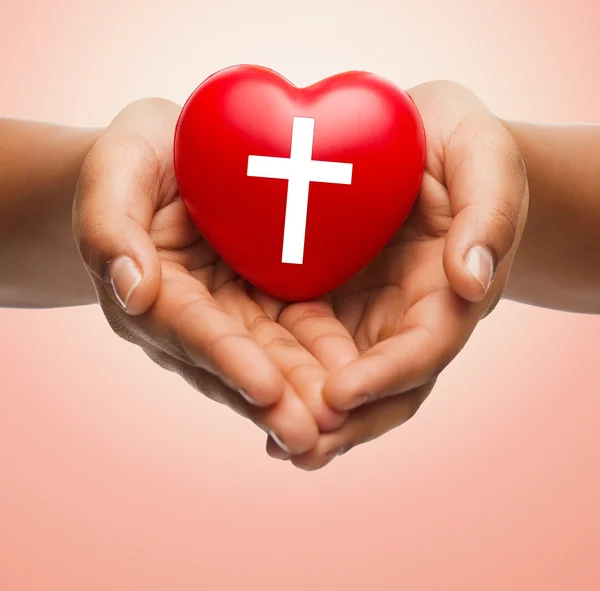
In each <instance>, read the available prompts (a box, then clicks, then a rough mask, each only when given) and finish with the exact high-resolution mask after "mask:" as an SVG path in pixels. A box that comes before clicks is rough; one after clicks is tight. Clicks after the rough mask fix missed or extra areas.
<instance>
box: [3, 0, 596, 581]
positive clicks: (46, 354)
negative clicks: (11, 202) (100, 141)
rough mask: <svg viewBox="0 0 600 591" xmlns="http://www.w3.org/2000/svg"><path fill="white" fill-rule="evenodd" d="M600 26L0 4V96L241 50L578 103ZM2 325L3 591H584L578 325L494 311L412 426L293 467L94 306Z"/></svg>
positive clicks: (93, 98) (376, 5)
mask: <svg viewBox="0 0 600 591" xmlns="http://www.w3.org/2000/svg"><path fill="white" fill-rule="evenodd" d="M352 5H355V7H351V6H352ZM599 22H600V6H599V5H598V3H597V1H596V0H570V1H569V2H564V1H563V0H527V1H523V0H503V1H502V2H499V1H491V0H479V1H474V0H462V1H460V0H421V1H416V0H411V1H405V0H387V1H386V0H368V1H366V2H360V1H358V0H356V2H354V0H352V1H349V0H335V1H334V0H310V1H305V2H302V3H301V2H284V1H283V0H280V1H278V2H275V1H270V2H269V1H266V0H253V1H252V2H250V1H246V0H244V1H242V0H238V1H237V2H236V1H234V0H218V1H215V2H210V3H209V2H201V1H195V2H192V1H191V0H169V1H168V2H167V1H164V2H161V1H159V0H147V1H144V2H141V1H135V0H131V1H125V2H124V1H123V0H105V1H104V2H95V1H86V2H81V1H76V0H61V1H53V0H38V1H33V0H29V1H26V0H21V1H18V2H17V1H15V0H8V2H7V0H2V4H1V6H0V73H1V75H2V81H1V83H0V113H1V114H3V115H5V116H11V117H23V118H33V119H44V120H50V121H56V122H62V123H69V124H77V125H105V124H107V123H108V122H109V121H110V119H111V117H112V116H114V115H115V114H116V113H117V112H118V110H119V109H120V108H122V107H123V106H124V105H125V104H126V103H127V102H129V101H131V100H134V99H137V98H140V97H143V96H149V95H159V96H164V97H167V98H170V99H173V100H176V101H179V102H183V101H184V100H185V99H186V98H187V96H188V95H189V93H190V92H191V91H192V90H193V89H194V88H195V86H196V85H197V84H198V83H199V82H201V81H202V79H203V78H204V77H205V76H207V75H208V74H210V73H212V72H213V71H214V70H216V69H218V68H221V67H224V66H227V65H231V64H234V63H239V62H252V63H259V64H263V65H267V66H270V67H273V68H274V69H276V70H279V71H280V72H281V73H282V74H284V75H286V76H287V77H288V78H291V79H292V80H293V81H295V82H297V83H298V84H308V83H310V82H312V81H315V80H317V79H319V78H321V77H324V76H326V75H328V74H332V73H334V72H337V71H341V70H346V69H368V70H372V71H375V72H377V73H379V74H382V75H384V76H387V77H389V78H391V79H392V80H394V81H396V82H397V83H398V84H400V85H401V86H403V87H410V86H412V85H414V84H417V83H419V82H422V81H425V80H428V79H432V78H452V79H456V80H458V81H461V82H463V83H465V84H466V85H469V86H471V87H472V88H474V89H475V90H476V91H477V92H478V93H479V94H480V95H481V96H482V97H483V98H484V99H485V100H486V101H487V102H488V104H489V105H490V106H491V108H492V109H493V110H494V111H495V112H496V113H498V114H499V115H501V116H503V117H513V118H521V119H529V120H547V121H557V122H559V121H570V120H595V121H598V120H600V82H599V78H598V58H599V57H600V37H599V36H598V23H599ZM0 272H1V271H0ZM0 327H1V331H2V332H1V334H2V336H1V337H0V352H1V361H0V369H1V371H2V378H1V382H0V469H1V476H0V478H1V479H0V588H1V589H6V590H10V591H25V590H27V591H29V590H32V591H33V590H36V591H37V590H48V591H54V590H60V591H75V590H77V591H80V590H86V591H95V590H102V591H104V590H106V591H122V590H127V591H130V590H138V589H139V590H142V589H143V590H145V591H154V590H165V589H169V590H170V589H173V590H176V591H187V590H192V589H194V590H196V589H208V590H213V589H214V590H221V589H264V590H270V589H273V590H275V589H278V590H280V589H282V590H285V591H296V590H298V591H300V590H302V591H306V590H311V589H314V590H319V591H320V590H322V589H323V590H329V589H344V590H346V591H351V590H355V589H356V590H358V589H369V590H370V589H374V590H388V589H389V590H396V589H407V590H411V591H418V590H427V591H429V590H443V591H446V590H460V591H471V590H478V591H480V590H486V591H488V590H490V591H492V590H507V589H510V590H513V589H516V590H521V589H522V590H528V591H530V590H538V589H539V590H544V591H551V590H561V591H563V590H565V589H569V590H577V591H579V590H588V589H589V590H595V589H599V588H600V560H598V543H599V537H600V506H599V500H600V398H599V397H598V390H599V389H598V378H599V377H600V364H599V363H598V359H599V355H598V349H599V347H600V318H588V317H576V316H570V315H566V314H559V313H554V312H548V311H542V310H535V309H530V308H527V307H523V306H518V305H515V304H509V303H504V304H503V305H501V306H500V307H499V309H498V310H497V311H496V312H495V313H494V314H493V315H492V317H490V318H489V319H488V320H486V321H484V322H483V323H482V324H481V326H480V327H479V329H478V330H477V332H476V334H475V336H474V338H473V339H472V340H471V342H470V344H469V346H468V347H467V349H466V350H465V351H464V353H463V354H462V355H461V356H460V358H459V359H458V360H457V361H456V362H455V363H454V364H453V365H452V366H451V368H450V369H449V370H448V371H447V372H446V373H445V374H444V375H443V378H442V379H441V380H440V382H439V384H438V386H437V388H436V389H435V391H434V392H433V394H432V395H431V398H430V399H429V400H428V402H427V403H426V404H425V406H424V407H423V409H422V410H421V412H420V413H419V414H418V415H417V416H416V417H415V419H413V421H411V422H410V423H409V424H407V425H406V426H405V427H403V428H401V429H399V430H397V431H395V432H394V433H392V434H390V435H388V436H386V437H384V438H383V439H381V440H379V441H377V442H375V443H372V444H370V445H368V446H365V447H362V448H359V449H355V450H353V451H352V452H351V453H349V454H348V455H346V456H344V457H342V458H339V459H338V460H336V461H335V462H334V463H333V464H331V465H330V466H329V467H328V468H327V469H325V470H324V471H322V472H317V473H312V474H307V473H303V472H300V471H297V470H296V469H294V468H292V467H291V466H290V465H288V464H285V463H280V462H276V461H274V460H271V459H269V458H268V457H267V456H266V455H265V453H264V451H263V446H264V440H263V435H262V434H261V433H260V432H259V431H258V430H257V429H256V428H254V427H253V426H252V425H251V424H249V423H246V422H244V421H243V420H242V419H240V418H238V417H237V416H235V415H234V414H233V413H230V412H229V411H227V410H226V409H224V408H223V407H220V406H217V405H216V404H214V403H212V402H209V401H207V400H205V399H203V398H202V397H201V396H200V395H198V394H196V393H194V392H193V391H191V390H190V389H188V388H187V387H186V386H185V385H184V384H183V382H181V381H180V380H179V378H177V377H175V376H173V375H170V374H167V373H165V372H163V371H162V370H160V369H158V368H155V367H154V366H153V365H152V363H151V362H150V361H149V360H148V359H147V358H146V357H145V356H144V355H143V354H142V353H141V352H140V351H138V350H137V349H135V348H134V347H133V346H131V345H128V344H127V343H125V342H123V341H120V340H119V339H118V338H117V337H116V336H114V335H113V334H112V333H111V330H110V328H109V327H108V324H107V323H106V322H105V321H104V319H103V317H102V315H101V312H100V310H99V309H98V308H97V307H90V308H86V309H77V310H61V311H9V310H5V311H0Z"/></svg>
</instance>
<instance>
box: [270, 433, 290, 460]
mask: <svg viewBox="0 0 600 591" xmlns="http://www.w3.org/2000/svg"><path fill="white" fill-rule="evenodd" d="M269 435H270V436H271V437H272V439H273V441H274V442H275V443H276V444H277V445H278V446H279V447H280V448H281V449H282V450H283V451H284V452H285V453H287V454H290V455H292V451H291V450H290V448H289V447H288V446H287V445H286V444H285V443H283V441H282V440H281V437H279V436H278V435H277V434H276V433H273V431H269Z"/></svg>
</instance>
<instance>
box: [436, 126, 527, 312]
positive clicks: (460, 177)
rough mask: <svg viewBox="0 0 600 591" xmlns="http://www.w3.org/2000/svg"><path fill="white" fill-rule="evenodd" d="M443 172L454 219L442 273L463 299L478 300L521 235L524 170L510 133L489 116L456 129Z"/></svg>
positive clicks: (448, 147) (523, 204)
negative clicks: (444, 273)
mask: <svg viewBox="0 0 600 591" xmlns="http://www.w3.org/2000/svg"><path fill="white" fill-rule="evenodd" d="M445 169H446V171H445V174H446V180H447V181H446V182H447V187H448V191H449V194H450V201H451V206H452V211H453V217H454V219H453V221H452V224H451V226H450V230H449V231H448V235H447V238H446V246H445V251H444V269H445V271H446V275H447V277H448V281H449V282H450V284H451V285H452V287H453V289H454V290H455V291H456V292H457V293H458V294H459V295H460V296H461V297H463V298H465V299H466V300H468V301H471V302H479V301H481V300H483V299H484V298H485V296H486V294H487V292H488V290H489V287H490V285H491V283H492V281H493V279H494V275H495V273H496V271H497V269H498V266H499V265H500V264H501V263H502V261H503V260H504V258H505V257H506V255H507V254H508V253H509V252H510V251H511V249H513V248H515V247H516V241H517V238H518V236H520V234H521V232H522V226H523V224H524V221H525V217H526V213H527V211H526V210H527V204H528V190H527V177H526V173H525V168H524V165H523V161H522V159H521V156H520V154H519V151H518V148H517V146H516V144H515V142H514V140H513V139H512V137H511V136H510V134H509V133H508V132H507V131H506V129H505V128H504V127H503V126H502V124H501V123H500V122H499V121H497V120H496V119H494V118H493V117H491V116H490V115H487V116H486V117H485V118H484V119H482V118H481V117H471V118H467V119H466V120H465V122H464V123H463V124H462V125H460V126H459V128H457V130H456V131H455V133H454V134H453V135H452V136H451V139H450V140H449V142H448V145H447V146H446V166H445Z"/></svg>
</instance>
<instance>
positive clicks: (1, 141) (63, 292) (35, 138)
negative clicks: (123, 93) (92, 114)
mask: <svg viewBox="0 0 600 591" xmlns="http://www.w3.org/2000/svg"><path fill="white" fill-rule="evenodd" d="M97 137H98V132H96V131H93V130H80V129H74V128H67V127H61V126H55V125H46V124H40V123H31V122H23V121H11V120H1V119H0V306H4V307H36V308H37V307H39V308H46V307H59V306H74V305H82V304H88V303H92V302H94V301H96V297H95V293H94V289H93V285H92V283H91V281H90V279H89V276H88V274H87V272H86V271H85V269H84V267H83V264H82V263H81V260H80V257H79V253H78V251H77V248H76V245H75V241H74V238H73V231H72V222H71V215H72V205H73V197H74V195H75V188H76V185H77V180H78V178H79V171H80V169H81V166H82V164H83V160H84V159H85V157H86V155H87V153H88V152H89V150H90V148H91V147H92V145H93V143H94V142H95V140H96V139H97Z"/></svg>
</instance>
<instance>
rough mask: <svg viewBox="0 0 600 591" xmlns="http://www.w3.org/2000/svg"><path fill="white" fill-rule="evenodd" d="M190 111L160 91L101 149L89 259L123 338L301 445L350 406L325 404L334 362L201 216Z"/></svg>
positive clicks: (86, 232)
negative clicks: (255, 284) (187, 172)
mask: <svg viewBox="0 0 600 591" xmlns="http://www.w3.org/2000/svg"><path fill="white" fill-rule="evenodd" d="M180 112H181V108H180V107H179V106H178V105H176V104H174V103H171V102H168V101H164V100H160V99H148V100H143V101H138V102H136V103H133V104H131V105H129V106H128V107H127V108H125V109H124V110H123V111H122V112H121V113H120V114H119V115H118V116H117V117H116V119H115V120H114V121H113V122H112V124H111V125H110V126H109V127H108V129H107V130H106V131H105V133H104V134H103V135H102V136H101V138H100V139H99V141H98V142H97V143H96V145H95V146H94V147H93V149H92V150H91V152H90V153H89V156H88V158H87V159H86V161H85V164H84V166H83V169H82V172H81V178H80V182H79V185H78V189H77V194H76V198H75V202H74V209H73V227H74V233H75V237H76V241H77V244H78V246H79V250H80V253H81V255H82V259H83V261H84V263H85V265H86V267H87V269H88V271H89V273H90V276H91V278H92V280H93V282H94V285H95V287H96V291H97V295H98V299H99V302H100V305H101V307H102V309H103V312H104V314H105V315H106V318H107V319H108V322H109V323H110V325H111V327H112V328H113V329H114V331H115V332H116V333H117V334H118V335H120V336H121V337H123V338H124V339H126V340H128V341H130V342H133V343H135V344H137V345H139V346H140V347H141V348H142V349H143V350H144V351H145V352H146V353H147V354H148V356H149V357H150V358H151V359H152V360H154V361H155V362H156V363H157V364H158V365H160V366H161V367H164V368H166V369H168V370H170V371H174V372H177V373H179V374H180V375H181V376H182V377H183V378H185V380H186V381H187V382H188V383H190V384H191V385H192V386H194V387H195V388H196V389H198V390H200V391H202V392H203V393H205V394H207V395H208V396H210V397H211V398H213V399H215V400H217V401H220V402H222V403H224V404H226V405H228V406H230V407H231V408H233V409H234V410H236V411H237V412H238V413H240V414H241V415H243V416H245V417H248V418H250V419H251V420H252V421H254V422H255V423H256V424H257V425H258V426H260V427H261V428H262V429H264V430H265V431H267V432H268V433H269V434H271V436H272V437H273V438H274V440H276V441H278V442H279V445H280V446H281V448H282V449H286V450H287V451H288V452H290V453H292V454H301V453H303V452H306V451H307V450H310V449H312V448H314V446H315V444H316V442H317V438H318V434H319V431H321V432H327V431H331V430H334V429H336V428H339V427H340V425H341V424H343V422H344V420H345V418H346V413H344V412H334V411H332V410H331V409H329V408H328V407H327V406H326V405H325V404H324V403H323V401H322V397H321V388H322V385H323V383H324V381H325V379H326V377H327V372H326V370H325V368H324V367H323V366H322V364H321V363H320V362H319V361H317V360H316V359H315V357H314V356H313V355H312V354H310V353H309V352H308V351H307V349H306V348H305V347H303V346H301V345H300V344H299V343H298V341H297V339H295V337H293V336H292V334H291V333H290V332H289V331H288V330H286V329H285V328H284V327H283V326H282V325H281V324H279V323H278V322H277V318H276V317H273V316H269V315H268V314H266V313H265V311H264V309H263V308H262V307H261V305H259V303H257V302H260V300H261V297H262V296H261V295H260V294H256V293H254V292H253V291H252V290H250V289H249V288H248V287H247V286H246V284H245V282H244V281H242V280H241V279H240V278H239V276H237V275H236V274H235V273H234V272H233V271H232V270H231V268H229V267H228V266H227V265H226V264H225V263H224V262H223V261H222V260H221V259H220V258H219V257H218V256H217V254H216V253H215V252H214V251H213V250H212V248H211V247H210V246H209V245H208V244H207V243H206V242H205V241H204V240H203V238H202V236H201V235H200V233H199V232H198V230H197V229H196V228H195V226H194V224H193V223H192V222H191V220H190V218H189V216H188V214H187V211H186V208H185V207H184V204H183V202H182V201H181V199H180V197H179V195H178V190H177V184H176V179H175V174H174V166H173V155H172V152H173V134H174V130H175V126H176V123H177V119H178V117H179V114H180ZM333 323H334V324H335V326H336V327H337V328H338V330H339V329H340V328H342V329H343V327H341V325H338V324H336V323H335V321H334V322H333ZM317 350H318V348H317ZM352 352H353V347H352V348H350V354H352ZM338 353H339V355H338V357H339V358H340V359H344V352H343V351H339V349H338ZM346 359H347V360H348V361H349V360H351V359H352V357H351V356H350V357H346Z"/></svg>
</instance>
